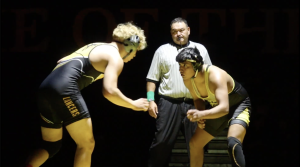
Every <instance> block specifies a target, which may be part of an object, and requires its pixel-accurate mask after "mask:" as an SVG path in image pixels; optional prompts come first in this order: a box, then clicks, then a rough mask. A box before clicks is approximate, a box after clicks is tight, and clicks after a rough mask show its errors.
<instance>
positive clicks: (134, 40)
mask: <svg viewBox="0 0 300 167" xmlns="http://www.w3.org/2000/svg"><path fill="white" fill-rule="evenodd" d="M139 43H140V38H139V36H137V35H132V36H131V37H130V38H128V39H125V40H124V41H123V44H124V48H125V51H126V52H127V53H128V54H127V55H126V56H124V57H123V59H125V58H126V57H128V56H129V55H130V53H131V52H134V51H136V50H137V48H138V46H139Z"/></svg>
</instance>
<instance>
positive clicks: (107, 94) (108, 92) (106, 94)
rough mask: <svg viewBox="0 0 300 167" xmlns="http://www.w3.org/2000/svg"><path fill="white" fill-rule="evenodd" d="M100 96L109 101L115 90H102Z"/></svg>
mask: <svg viewBox="0 0 300 167" xmlns="http://www.w3.org/2000/svg"><path fill="white" fill-rule="evenodd" d="M102 94H103V96H104V97H105V98H106V99H109V98H111V97H112V96H114V95H115V94H116V90H115V89H114V88H103V89H102Z"/></svg>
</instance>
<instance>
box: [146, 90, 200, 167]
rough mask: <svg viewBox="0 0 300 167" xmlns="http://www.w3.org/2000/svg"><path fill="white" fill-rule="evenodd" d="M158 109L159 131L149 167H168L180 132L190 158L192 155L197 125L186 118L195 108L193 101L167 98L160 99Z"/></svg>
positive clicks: (157, 122)
mask: <svg viewBox="0 0 300 167" xmlns="http://www.w3.org/2000/svg"><path fill="white" fill-rule="evenodd" d="M157 107H158V115H157V118H156V129H157V131H156V132H155V137H154V139H153V141H152V144H151V147H150V150H149V151H150V152H149V156H150V157H149V160H148V167H168V163H169V161H170V155H171V152H172V148H173V146H174V144H175V142H176V139H177V135H178V132H179V130H181V132H182V134H183V135H184V136H185V140H186V146H187V151H188V156H189V154H190V151H189V142H190V139H191V137H192V136H193V134H194V133H195V130H196V128H197V123H195V122H190V121H189V120H188V119H187V118H186V113H187V111H188V110H189V109H192V108H195V107H194V105H193V100H192V99H189V100H184V99H183V98H182V99H181V100H180V99H174V98H168V97H165V96H162V97H161V98H160V99H159V103H158V105H157Z"/></svg>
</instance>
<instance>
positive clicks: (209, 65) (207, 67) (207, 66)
mask: <svg viewBox="0 0 300 167" xmlns="http://www.w3.org/2000/svg"><path fill="white" fill-rule="evenodd" d="M209 67H210V65H209V64H208V65H207V67H206V69H205V71H206V72H207V71H208V68H209Z"/></svg>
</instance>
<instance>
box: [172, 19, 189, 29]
mask: <svg viewBox="0 0 300 167" xmlns="http://www.w3.org/2000/svg"><path fill="white" fill-rule="evenodd" d="M180 22H184V23H185V24H186V26H187V27H188V26H189V25H188V23H187V21H186V20H185V19H183V18H181V17H177V18H175V19H173V20H172V21H171V24H170V27H172V25H173V24H174V23H180Z"/></svg>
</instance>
